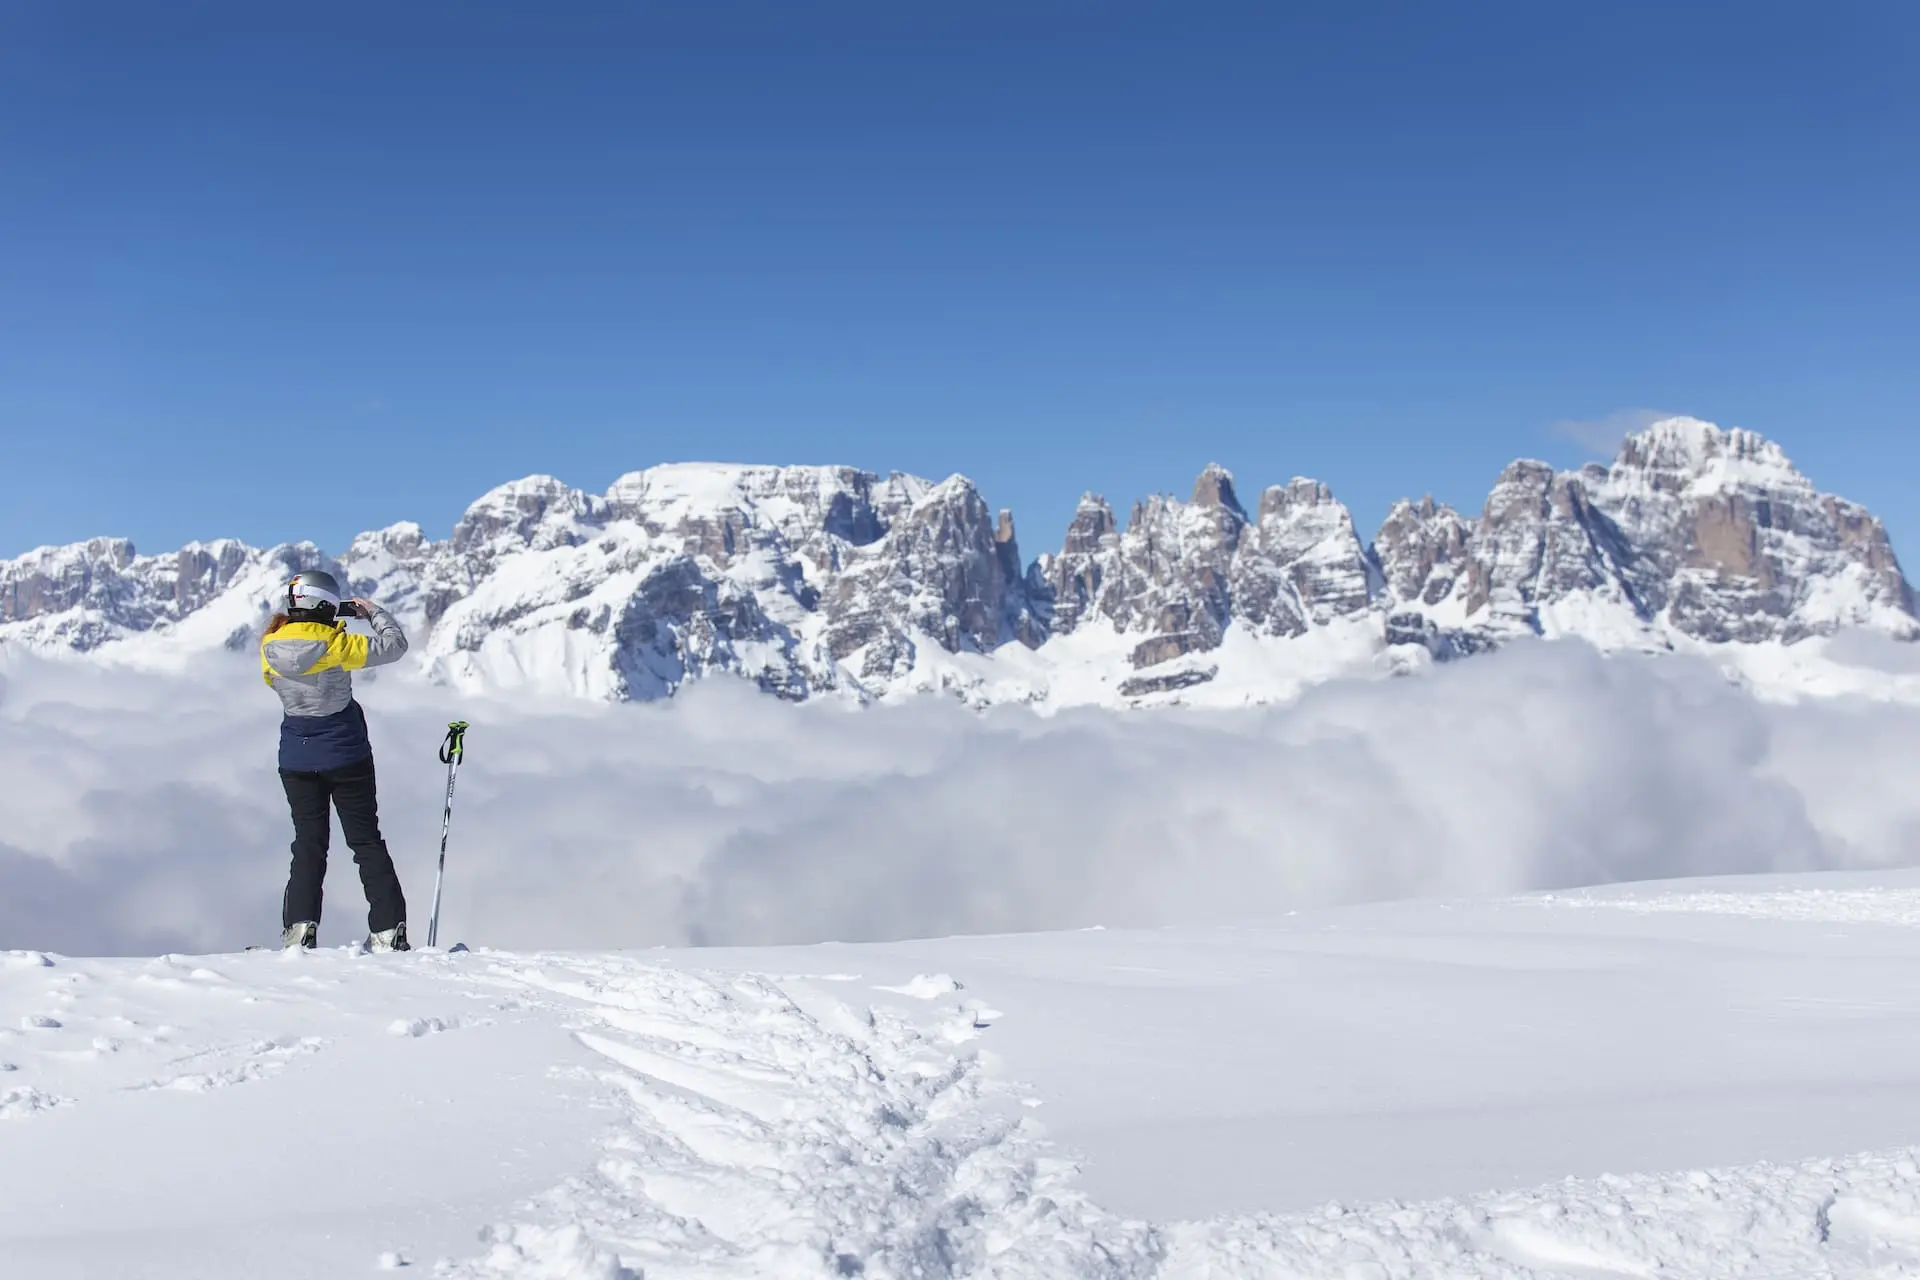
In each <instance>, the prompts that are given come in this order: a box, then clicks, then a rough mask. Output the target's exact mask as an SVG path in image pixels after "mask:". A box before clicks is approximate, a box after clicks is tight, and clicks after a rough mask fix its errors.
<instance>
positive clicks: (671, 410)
mask: <svg viewBox="0 0 1920 1280" xmlns="http://www.w3.org/2000/svg"><path fill="white" fill-rule="evenodd" d="M1917 312H1920V5H1917V4H1913V3H1909V2H1908V0H1888V2H1886V3H1880V4H1853V3H1834V2H1823V3H1814V2H1813V0H1808V2H1806V3H1801V4H1791V5H1789V4H1774V3H1739V4H1711V3H1684V4H1667V3H1659V4H1638V3H1626V4H1578V5H1576V4H1557V3H1544V4H1543V3H1539V2H1538V0H1517V2H1515V3H1509V4H1476V3H1456V2H1449V3H1432V4H1429V3H1413V2H1412V0H1409V2H1407V3H1401V4H1384V3H1365V2H1361V3H1352V4H1347V3H1339V4H1335V3H1322V4H1311V5H1309V4H1281V3H1273V2H1271V0H1266V2H1262V3H1250V4H1210V3H1196V4H1174V3H1156V4H1138V3H1125V2H1121V3H1099V4H1094V3H1084V4H1080V3H1076V4H1064V3H1047V2H1045V0H1040V2H1037V3H1036V2H1032V0H1029V2H1027V3H1006V4H1001V3H979V2H974V3H967V4H944V5H934V4H903V3H899V2H898V0H886V2H883V3H881V2H876V3H809V4H787V3H766V4H737V3H726V2H724V0H721V2H713V3H708V2H702V3H697V4H696V3H677V4H671V5H668V4H649V3H637V2H635V3H620V4H615V3H579V4H571V5H532V4H518V3H516V4H504V3H503V4H474V3H460V4H452V3H438V2H434V0H408V2H407V3H404V4H368V3H343V4H329V5H304V6H291V5H262V4H254V3H248V4H237V3H236V4H217V5H216V4H196V3H182V4H171V3H170V4H153V3H147V2H146V0H140V2H139V3H124V4H105V3H85V2H81V0H75V2H73V3H68V2H66V0H42V2H40V3H17V2H16V3H6V4H4V5H0V474H4V476H5V477H6V480H5V489H4V496H5V500H4V502H0V555H12V554H17V553H19V552H20V551H24V550H26V549H27V548H29V547H32V546H35V545H38V544H42V543H50V542H64V541H70V540H74V539H78V538H82V537H86V536H90V535H94V534H102V533H115V534H125V535H128V536H131V537H133V538H134V539H135V540H136V541H137V542H138V543H139V544H140V546H141V547H142V549H144V550H149V551H153V550H165V549H170V548H171V547H174V546H177V545H179V544H180V543H181V542H183V541H185V540H187V539H190V538H206V537H214V536H219V535H223V534H229V535H236V536H240V537H244V538H247V539H249V540H251V541H254V542H260V543H269V542H275V541H280V540H285V539H293V538H303V537H304V538H312V539H314V540H316V541H319V542H321V543H322V544H323V545H326V546H329V547H331V548H335V549H338V548H339V547H341V546H342V545H343V544H344V543H345V541H346V540H347V538H348V537H349V536H351V534H352V533H353V532H355V531H357V530H359V529H363V528H369V527H375V526H379V525H384V524H387V523H390V522H392V521H395V520H400V519H417V520H419V521H420V522H421V523H423V524H424V525H426V526H427V528H428V529H429V531H431V532H433V533H435V534H436V535H444V534H445V532H446V531H447V529H448V528H449V527H450V526H451V524H452V522H453V521H454V520H455V519H456V518H457V516H458V515H459V513H460V511H461V509H462V508H463V507H464V506H465V505H466V503H467V502H468V501H469V500H471V499H472V498H473V497H475V496H476V495H478V494H479V493H481V492H482V491H484V490H486V489H488V488H490V487H491V486H493V485H494V484H496V483H499V482H501V481H503V480H506V479H510V478H513V477H516V476H519V475H523V474H527V473H530V472H535V471H543V472H551V473H553V474H556V475H559V476H561V477H562V478H564V479H566V480H568V481H569V482H571V483H574V484H577V485H581V486H584V487H588V488H593V489H599V488H603V487H604V486H605V485H606V484H607V482H608V481H610V480H611V479H612V478H613V477H614V476H616V475H617V474H619V473H621V472H623V471H627V470H631V469H635V468H638V467H643V466H646V465H649V464H651V463H655V462H660V461H667V460H680V459H707V458H718V459H730V460H749V461H767V462H827V461H832V462H846V463H852V464H856V465H859V466H864V467H871V468H874V469H881V470H884V469H888V468H896V469H901V470H908V471H915V472H919V473H921V474H925V475H930V476H935V477H938V476H942V475H945V474H947V473H949V472H953V471H961V472H964V473H966V474H968V475H970V476H972V477H974V479H975V480H977V481H978V482H979V483H980V484H981V486H982V487H983V489H984V490H985V492H986V494H987V497H988V500H989V501H990V502H993V503H994V504H996V505H1007V506H1011V507H1013V508H1014V510H1015V512H1016V514H1017V515H1018V516H1019V518H1020V522H1021V530H1022V534H1023V538H1022V542H1023V549H1024V550H1025V551H1026V552H1027V553H1028V554H1029V555H1031V554H1033V553H1035V552H1038V551H1040V550H1044V549H1046V548H1047V547H1049V546H1050V545H1057V539H1058V537H1059V533H1060V531H1061V529H1062V527H1063V526H1064V524H1065V522H1066V520H1067V518H1068V516H1069V514H1070V513H1071V509H1072V505H1073V502H1074V500H1075V498H1076V497H1077V496H1078V495H1079V493H1080V492H1081V491H1082V490H1083V489H1088V488H1091V489H1095V490H1098V491H1102V492H1104V493H1106V494H1107V495H1108V497H1109V498H1111V499H1112V500H1113V501H1114V502H1115V504H1116V505H1119V506H1123V507H1124V505H1125V504H1126V503H1127V502H1129V501H1131V500H1132V499H1133V498H1135V497H1137V496H1140V495H1142V494H1145V493H1148V492H1152V491H1156V490H1171V491H1176V492H1180V493H1182V494H1184V493H1185V491H1186V490H1187V489H1188V487H1189V486H1190V485H1191V483H1192V478H1193V475H1194V473H1195V472H1197V471H1198V470H1199V469H1200V467H1201V466H1202V465H1203V464H1205V463H1207V462H1208V461H1213V460H1217V461H1220V462H1223V463H1225V464H1227V465H1228V466H1230V467H1232V468H1234V469H1235V471H1236V472H1237V473H1238V475H1239V477H1240V479H1241V483H1242V487H1243V489H1245V490H1247V491H1251V490H1253V489H1255V488H1257V487H1258V486H1261V485H1264V484H1266V483H1270V482H1274V481H1279V480H1284V479H1286V478H1287V477H1289V476H1291V475H1293V474H1295V473H1304V474H1309V475H1314V476H1318V477H1320V478H1322V479H1325V480H1327V481H1328V482H1329V483H1331V484H1332V485H1333V486H1334V489H1335V491H1336V492H1337V493H1339V494H1340V495H1341V496H1342V497H1344V498H1346V499H1347V500H1348V501H1349V503H1350V504H1351V505H1352V506H1353V507H1354V509H1355V512H1356V515H1357V516H1358V517H1359V519H1360V522H1361V524H1362V526H1363V532H1365V533H1368V534H1370V533H1371V532H1372V529H1373V526H1374V525H1375V524H1376V523H1377V521H1378V520H1379V518H1380V517H1381V516H1382V515H1383V514H1384V512H1385V510H1386V508H1387V506H1388V504H1389V503H1390V502H1391V501H1392V500H1393V499H1394V498H1396V497H1399V496H1403V495H1409V496H1411V495H1417V494H1419V493H1421V492H1424V491H1428V490H1431V491H1433V492H1434V493H1436V494H1437V495H1438V496H1439V497H1441V498H1442V499H1445V500H1448V501H1452V502H1454V503H1456V504H1459V505H1462V506H1464V507H1467V508H1471V509H1477V508H1478V506H1479V504H1480V502H1481V501H1482V499H1483V498H1484V496H1485V493H1486V489H1487V487H1488V484H1489V482H1490V481H1491V479H1492V477H1493V476H1494V474H1495V473H1496V472H1497V471H1498V469H1499V468H1500V467H1501V466H1502V465H1503V464H1504V463H1505V462H1507V461H1508V460H1510V459H1511V458H1513V457H1514V456H1516V455H1521V454H1528V455H1534V456H1541V457H1546V458H1548V459H1549V460H1551V461H1555V462H1559V463H1567V464H1571V463H1575V462H1578V461H1580V460H1582V459H1583V458H1584V457H1585V456H1587V455H1588V450H1587V449H1586V448H1584V447H1583V446H1582V445H1580V444H1578V443H1576V442H1575V440H1574V439H1572V438H1569V436H1568V434H1565V433H1559V432H1556V431H1555V429H1554V428H1553V426H1552V424H1554V423H1555V422H1556V421H1559V420H1562V419H1580V420H1587V419H1595V418H1602V417H1604V416H1606V415H1609V414H1612V413H1615V412H1616V411H1620V410H1626V409H1631V408H1636V407H1652V408H1658V409H1670V410H1680V411H1686V412H1691V413H1695V414H1698V415H1700V416H1702V417H1708V418H1712V419H1715V420H1717V421H1720V422H1723V423H1728V424H1738V425H1744V426H1749V427H1753V428H1755V429H1757V430H1761V431H1763V432H1766V433H1767V434H1770V435H1772V436H1774V437H1776V438H1777V439H1779V440H1781V441H1782V442H1783V443H1784V444H1785V445H1786V446H1787V448H1788V450H1789V452H1790V453H1792V454H1793V455H1794V457H1795V458H1796V459H1797V460H1798V461H1800V463H1801V464H1802V466H1803V467H1804V468H1805V469H1806V470H1807V471H1809V472H1810V473H1811V474H1812V475H1813V477H1814V478H1815V479H1816V480H1817V481H1819V482H1821V483H1822V484H1823V485H1826V486H1827V487H1830V488H1833V489H1836V490H1839V491H1841V492H1844V493H1846V494H1848V495H1849V496H1852V497H1854V498H1856V499H1859V500H1861V501H1864V502H1867V503H1869V504H1870V505H1872V506H1874V507H1875V508H1876V509H1878V510H1880V511H1881V513H1882V514H1883V515H1884V516H1885V517H1886V518H1887V520H1888V522H1889V524H1890V525H1891V526H1892V528H1893V531H1894V533H1895V536H1896V539H1897V540H1898V541H1899V542H1900V545H1901V546H1902V547H1903V548H1905V549H1906V550H1907V552H1908V558H1909V560H1910V561H1911V560H1912V559H1913V558H1914V557H1915V555H1916V553H1920V506H1916V502H1917V501H1920V500H1917V499H1916V497H1915V492H1916V486H1915V483H1914V478H1915V476H1916V474H1920V440H1916V437H1915V433H1914V430H1913V426H1914V424H1915V422H1916V421H1917V420H1920V341H1917V339H1920V322H1917V321H1916V314H1917ZM1573 434H1578V433H1577V432H1576V433H1573Z"/></svg>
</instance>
